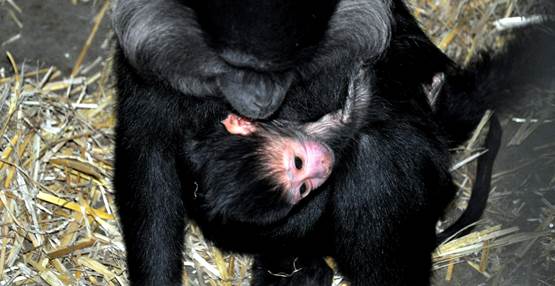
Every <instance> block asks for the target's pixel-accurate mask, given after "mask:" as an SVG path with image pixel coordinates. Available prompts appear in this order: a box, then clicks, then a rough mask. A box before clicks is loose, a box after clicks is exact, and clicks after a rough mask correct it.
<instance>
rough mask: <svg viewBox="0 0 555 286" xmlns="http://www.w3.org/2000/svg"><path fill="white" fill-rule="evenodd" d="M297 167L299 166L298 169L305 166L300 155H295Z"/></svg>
mask: <svg viewBox="0 0 555 286" xmlns="http://www.w3.org/2000/svg"><path fill="white" fill-rule="evenodd" d="M295 168H297V170H300V169H302V168H303V160H302V159H301V158H300V157H298V156H295Z"/></svg>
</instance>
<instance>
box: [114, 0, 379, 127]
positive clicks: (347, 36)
mask: <svg viewBox="0 0 555 286" xmlns="http://www.w3.org/2000/svg"><path fill="white" fill-rule="evenodd" d="M337 2H339V4H338V3H337ZM373 2H374V3H371V2H367V1H359V0H343V1H338V0H326V1H318V0H308V1H274V0H273V1H257V0H245V1H241V4H240V5H238V4H237V3H236V2H233V1H202V0H189V1H186V0H181V1H180V0H153V1H151V0H121V1H119V3H118V4H117V5H116V6H115V9H114V19H115V21H114V27H115V29H116V33H117V35H118V38H119V40H120V42H121V43H123V45H122V49H123V52H124V54H125V56H126V58H127V60H128V62H129V63H130V64H131V65H132V66H134V67H135V68H138V70H139V71H140V72H141V73H142V74H143V75H151V76H155V77H158V78H159V79H161V80H162V81H164V82H166V83H167V84H170V85H171V86H172V87H173V88H175V89H176V90H178V91H180V92H181V93H183V94H186V95H187V96H195V97H221V96H222V95H223V96H224V97H225V98H226V100H227V101H228V102H229V103H230V104H231V105H232V106H233V107H234V108H235V109H236V110H237V111H239V112H240V113H241V114H242V115H245V116H248V117H252V118H265V117H268V116H269V115H270V114H272V113H273V112H274V111H276V109H277V108H278V107H279V106H280V104H281V102H282V101H283V98H284V97H285V94H286V93H287V91H288V89H289V86H290V85H291V83H292V82H293V81H294V80H295V79H297V78H298V77H299V74H302V77H303V78H306V77H310V76H312V75H313V74H314V73H319V72H320V70H321V69H322V68H326V67H327V66H329V65H339V64H342V65H347V66H348V64H354V63H355V62H353V60H354V59H359V58H367V59H370V58H372V57H373V56H376V55H379V54H380V53H381V52H382V51H383V50H384V49H385V47H386V46H387V39H388V36H389V20H390V19H389V16H390V14H389V10H388V7H387V4H386V3H387V2H388V1H381V0H380V1H373ZM383 2H386V3H383ZM332 14H333V15H332ZM330 17H331V18H330ZM328 22H329V23H328ZM328 24H329V25H328ZM324 35H325V40H324V41H322V38H323V36H324ZM345 61H347V62H345ZM291 66H295V67H296V68H295V69H291Z"/></svg>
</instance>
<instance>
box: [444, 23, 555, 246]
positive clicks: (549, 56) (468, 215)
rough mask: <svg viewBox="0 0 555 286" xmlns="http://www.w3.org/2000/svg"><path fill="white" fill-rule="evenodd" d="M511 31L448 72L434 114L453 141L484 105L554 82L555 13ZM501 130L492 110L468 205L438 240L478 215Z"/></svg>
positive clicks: (496, 106) (463, 136) (500, 105)
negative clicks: (494, 49)
mask: <svg viewBox="0 0 555 286" xmlns="http://www.w3.org/2000/svg"><path fill="white" fill-rule="evenodd" d="M513 32H514V33H513V39H512V40H511V41H510V42H509V43H508V44H507V45H506V47H505V48H504V50H503V51H502V52H500V53H496V54H494V55H491V56H490V55H482V57H481V58H480V60H479V61H477V62H475V63H473V64H471V65H470V66H469V67H468V68H466V69H464V70H456V71H454V70H451V71H447V72H446V78H445V80H446V82H445V84H444V87H442V90H441V94H440V96H439V98H438V102H437V105H436V116H438V119H439V120H440V121H439V122H442V125H443V127H444V128H445V133H446V134H447V136H448V139H449V142H450V146H451V147H455V146H458V145H461V144H462V143H464V142H465V141H466V140H468V138H469V137H470V134H472V132H473V131H474V129H475V128H476V126H477V125H478V123H479V122H480V120H481V118H482V116H483V115H484V113H485V111H486V110H488V109H493V110H502V109H504V108H506V107H510V106H511V105H512V104H514V103H515V102H518V99H519V96H521V95H523V94H526V91H527V90H530V89H532V88H549V87H550V86H551V88H552V87H553V86H554V83H555V18H549V19H547V18H544V20H543V22H542V23H541V24H536V25H529V26H526V27H521V28H517V29H515V30H514V31H513ZM501 135H502V129H501V126H500V124H499V120H498V118H497V116H495V114H494V115H493V116H492V118H491V119H490V127H489V131H488V134H487V137H486V142H485V145H486V146H485V147H486V148H487V149H488V152H487V153H486V154H484V155H483V156H481V157H480V158H479V159H478V165H477V170H476V181H475V183H474V186H473V188H472V194H471V196H470V200H469V202H468V207H467V209H466V210H465V211H464V212H463V214H462V215H461V217H460V218H459V219H458V220H457V221H456V222H455V223H454V224H453V225H451V226H449V227H448V228H447V229H446V230H445V231H443V232H441V233H440V234H438V240H437V244H438V245H439V244H440V243H442V242H443V241H445V240H446V239H449V238H454V237H460V236H463V235H465V234H467V233H469V232H470V231H471V230H472V228H473V227H472V224H473V223H475V222H476V221H478V220H479V219H480V217H481V216H482V213H483V212H484V209H485V207H486V205H487V199H488V196H489V192H490V185H491V175H492V169H493V163H494V161H495V157H496V155H497V152H498V150H499V147H500V145H501Z"/></svg>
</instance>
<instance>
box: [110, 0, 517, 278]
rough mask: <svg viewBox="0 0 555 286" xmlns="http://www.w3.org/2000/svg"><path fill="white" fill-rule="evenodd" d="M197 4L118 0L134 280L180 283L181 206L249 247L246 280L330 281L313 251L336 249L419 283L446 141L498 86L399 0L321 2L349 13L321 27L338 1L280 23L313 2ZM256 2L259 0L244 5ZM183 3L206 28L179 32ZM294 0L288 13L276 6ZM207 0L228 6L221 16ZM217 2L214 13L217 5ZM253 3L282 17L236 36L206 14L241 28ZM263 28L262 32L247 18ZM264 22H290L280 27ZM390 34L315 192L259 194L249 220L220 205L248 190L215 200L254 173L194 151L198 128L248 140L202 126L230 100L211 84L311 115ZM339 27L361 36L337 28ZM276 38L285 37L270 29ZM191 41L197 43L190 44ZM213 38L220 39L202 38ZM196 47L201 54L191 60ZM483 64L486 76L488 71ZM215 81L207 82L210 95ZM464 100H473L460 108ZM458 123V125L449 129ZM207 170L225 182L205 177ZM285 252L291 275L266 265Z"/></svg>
mask: <svg viewBox="0 0 555 286" xmlns="http://www.w3.org/2000/svg"><path fill="white" fill-rule="evenodd" d="M199 2H200V1H199ZM278 2H279V3H280V4H275V3H278ZM203 3H204V4H202V5H201V4H199V3H196V2H195V1H190V2H189V1H160V0H159V1H144V0H136V1H120V3H119V4H118V6H116V12H115V16H116V19H115V26H116V31H117V33H118V37H119V40H120V45H121V46H120V47H119V48H118V52H117V55H116V74H117V76H118V83H117V85H118V127H117V140H116V174H115V181H114V183H115V187H116V190H117V193H116V194H117V197H116V199H117V202H118V207H119V213H120V216H121V221H122V227H123V231H124V237H125V241H126V246H127V252H128V266H129V275H130V280H131V283H132V284H134V285H172V284H173V285H179V284H181V273H182V270H181V253H182V250H183V235H184V234H183V231H184V226H185V221H184V217H185V216H187V217H188V218H190V219H193V220H195V221H196V222H197V223H198V224H199V226H200V227H201V228H202V230H203V232H204V234H205V236H206V237H207V238H208V239H210V240H212V241H214V242H215V243H216V245H217V246H219V247H221V248H222V249H224V250H230V251H237V252H245V253H250V254H256V260H255V265H254V284H255V285H330V284H331V270H330V269H329V267H327V265H326V264H325V263H324V261H323V260H322V256H325V255H330V256H333V257H334V258H335V259H336V262H337V264H338V267H339V270H340V271H341V272H342V273H343V274H344V275H345V276H346V277H347V278H349V279H350V280H351V282H352V284H353V285H427V284H428V283H429V273H430V268H431V257H430V253H431V251H432V249H433V248H434V246H435V238H436V234H435V224H436V222H437V220H438V219H439V217H440V216H441V214H442V211H443V208H445V206H446V205H447V203H448V202H449V201H450V200H451V199H452V197H453V195H454V192H455V190H456V188H455V187H454V186H453V184H452V182H451V177H450V174H449V172H448V167H449V160H448V158H449V155H448V152H447V147H448V146H454V145H456V144H460V143H461V142H462V140H464V139H465V138H466V137H467V136H468V134H469V133H470V132H471V130H472V129H473V127H474V126H475V125H476V124H477V122H478V121H479V119H480V117H481V115H482V114H483V112H484V109H485V108H488V107H490V105H489V104H477V102H479V100H480V98H481V96H483V95H485V94H488V93H491V92H495V91H496V90H497V88H498V87H497V86H493V85H490V84H491V82H489V81H488V82H486V83H485V84H482V82H481V81H480V80H481V78H480V77H476V79H474V78H472V77H471V75H472V74H471V73H467V72H464V71H460V70H458V69H457V68H456V67H455V66H454V65H453V64H452V63H451V62H450V61H449V60H448V59H447V58H446V57H445V56H444V55H443V54H442V53H441V52H439V51H438V50H437V49H436V48H435V47H434V46H433V45H432V43H431V42H430V41H429V40H428V39H427V38H426V37H425V35H424V34H423V33H422V32H421V30H420V29H419V28H418V25H417V24H416V23H415V21H414V19H413V18H412V16H411V15H410V13H409V12H408V11H407V9H406V7H405V6H404V5H403V4H402V3H401V2H400V1H393V3H391V12H390V11H389V10H388V8H387V7H388V6H387V5H384V2H380V1H372V2H371V1H345V0H343V1H340V2H339V5H338V7H337V9H336V7H335V4H336V3H334V2H333V1H328V2H325V3H327V5H329V6H327V5H324V7H328V8H329V7H332V8H329V9H331V11H334V9H335V10H337V11H343V12H345V11H347V12H348V13H354V14H349V17H339V20H338V17H335V16H337V15H342V14H341V13H339V12H337V13H335V14H334V15H335V16H334V17H335V18H333V17H332V19H335V20H332V22H331V24H330V26H329V27H327V29H326V25H325V24H326V23H327V21H328V19H327V18H326V15H327V16H329V15H331V14H332V12H331V11H329V10H328V12H327V13H325V10H326V9H325V8H324V9H323V10H324V13H321V14H318V13H316V14H315V15H316V18H318V19H320V20H319V21H317V23H316V24H314V25H315V26H314V27H313V26H310V25H307V24H306V23H305V22H304V21H299V22H293V23H294V25H293V27H288V26H287V25H286V24H285V23H290V20H291V19H284V18H283V17H284V15H296V16H295V17H293V18H294V19H305V20H306V19H309V18H310V17H302V15H303V14H306V15H310V16H312V13H311V11H310V7H317V6H318V5H313V6H310V5H309V4H315V3H308V4H307V7H308V8H306V9H308V10H303V9H297V8H303V7H295V6H294V5H292V4H291V5H289V4H287V3H289V2H288V1H276V2H274V1H264V2H261V1H256V2H254V1H252V2H251V1H245V2H241V5H238V6H237V7H235V6H232V7H227V9H221V7H219V8H220V9H219V10H215V9H214V10H210V9H211V8H213V7H211V5H209V4H206V3H216V4H218V3H219V4H221V3H227V1H208V2H203ZM261 3H264V4H261ZM320 3H323V2H322V1H319V2H318V4H320ZM216 4H214V5H215V6H219V4H218V5H216ZM243 4H244V5H245V6H243ZM386 4H388V3H386ZM186 5H188V6H186ZM249 5H250V6H251V7H258V8H260V10H257V9H254V8H253V10H252V11H254V12H253V13H248V11H249V9H245V10H244V11H243V10H241V9H243V8H245V7H248V6H249ZM266 5H267V6H266ZM272 5H273V6H272ZM282 5H283V6H282ZM322 5H323V4H322ZM224 6H225V5H224ZM187 7H192V8H193V10H194V11H197V10H198V16H199V18H198V20H199V22H200V27H202V29H203V30H204V31H205V32H206V34H205V35H203V37H200V34H198V33H197V34H194V33H193V34H191V33H188V32H189V31H190V29H189V28H190V27H198V25H196V21H195V18H193V17H191V15H192V14H191V13H192V11H193V10H191V9H190V8H187ZM287 7H289V8H290V9H293V10H294V11H297V12H296V13H292V14H291V13H284V12H283V11H287V9H289V8H287ZM341 7H343V9H345V10H341V9H340V8H341ZM384 7H385V8H386V9H381V8H384ZM274 8H276V9H277V8H279V9H277V10H274ZM236 9H238V10H236ZM265 9H269V10H270V9H271V13H270V12H268V11H264V10H265ZM280 9H284V10H280ZM183 11H185V12H183ZM216 11H225V12H228V11H229V13H228V14H227V16H226V15H223V16H222V15H219V13H217V12H216ZM232 11H233V12H232ZM277 11H282V12H277ZM211 12H212V13H215V14H214V15H216V16H215V17H211V16H210V15H211V14H210V13H211ZM183 13H184V14H183ZM187 13H189V14H187ZM221 13H224V12H221ZM257 13H259V14H257ZM274 13H275V14H274ZM187 15H188V16H187ZM203 15H204V16H203ZM259 15H272V16H275V18H271V19H270V20H268V22H264V21H262V20H260V21H253V23H254V24H256V25H246V24H244V25H239V26H238V27H240V29H246V31H250V32H246V33H245V34H244V35H236V34H233V33H230V32H229V31H227V30H226V27H225V26H223V27H222V26H218V25H217V24H215V23H217V22H218V21H220V20H222V23H224V25H229V27H234V25H232V23H233V21H239V22H241V21H245V22H248V19H249V17H254V19H257V17H258V16H259ZM344 15H345V14H344ZM353 15H359V16H364V17H353ZM376 15H377V16H376ZM224 16H225V17H224ZM239 16H241V17H239ZM371 16H374V17H371ZM390 16H391V17H390ZM260 17H262V16H260ZM319 17H322V18H319ZM322 19H323V20H322ZM390 19H392V20H393V22H392V23H391V24H390V23H389V20H390ZM286 20H287V21H286ZM269 23H272V25H269V26H266V24H269ZM384 23H386V24H385V25H384ZM192 24H193V25H192ZM279 24H283V25H284V31H281V33H280V32H278V31H270V30H266V29H265V28H264V27H270V26H271V27H274V28H275V27H281V26H280V25H279ZM334 25H335V26H334ZM309 26H310V28H306V29H304V28H303V27H309ZM235 27H237V26H235ZM337 27H343V28H344V29H346V31H347V32H349V33H347V34H345V33H344V32H345V30H341V28H337ZM154 28H155V29H154ZM288 28H290V29H288ZM372 28H373V29H372ZM390 28H391V31H390V30H389V29H390ZM257 29H260V31H261V32H260V33H255V31H256V30H257ZM334 29H335V30H334ZM337 29H339V30H337ZM359 29H360V30H359ZM313 30H315V31H321V32H320V36H321V35H324V37H323V40H322V41H318V39H320V37H319V36H317V37H315V40H313V41H308V42H299V41H297V40H299V39H303V38H304V36H305V35H318V33H315V34H313V33H311V32H310V31H313ZM194 31H197V32H198V31H199V30H198V29H197V30H194ZM291 31H299V34H295V33H293V32H291ZM330 31H331V32H330ZM333 31H342V33H339V32H338V33H334V32H333ZM368 31H373V32H375V33H372V32H371V33H368ZM309 32H310V33H309ZM273 33H277V34H278V35H291V37H290V38H289V37H283V38H281V37H273V36H272V35H273ZM389 34H391V41H389V46H388V48H387V49H386V50H385V54H383V55H382V56H381V57H380V58H379V60H377V61H375V62H371V63H372V65H370V66H371V70H372V71H374V74H375V78H374V79H373V81H372V83H373V88H372V90H373V91H374V94H373V97H372V102H371V104H370V107H369V110H368V117H369V118H368V124H367V126H365V127H364V128H362V129H361V130H360V132H359V135H358V136H357V138H355V140H352V141H349V142H346V144H345V145H346V146H341V147H342V148H340V149H339V150H335V149H334V151H336V152H339V153H341V157H342V159H341V161H340V162H339V165H338V166H337V168H336V170H334V173H333V175H332V177H330V178H329V179H328V181H327V182H326V184H324V185H323V186H322V187H321V188H320V189H319V191H318V192H314V193H313V194H311V196H310V197H308V198H307V199H306V200H304V201H302V202H301V203H300V204H299V205H297V206H296V207H295V208H294V209H292V210H291V211H290V212H289V213H288V214H287V215H286V216H285V217H283V216H282V215H276V214H274V213H272V212H270V211H268V210H266V209H264V208H262V209H257V211H258V212H259V214H260V216H252V217H249V219H250V220H246V219H242V218H241V217H239V219H237V218H236V217H231V218H230V217H229V216H227V214H229V213H230V212H233V211H235V210H241V209H244V208H250V209H253V206H252V205H250V203H252V202H251V201H248V200H246V201H245V200H243V204H241V205H233V204H232V205H224V206H223V207H222V205H215V206H214V205H210V204H211V203H213V202H214V200H211V199H210V195H213V196H224V197H223V198H224V199H225V196H228V195H233V194H234V191H237V190H234V189H233V187H234V186H235V184H239V185H240V183H241V181H240V177H238V176H245V175H248V174H243V173H241V170H240V169H239V170H236V172H237V173H236V175H237V176H232V174H219V173H218V172H217V170H218V168H219V167H221V164H233V163H234V161H233V160H231V161H226V160H221V161H220V162H219V163H217V164H215V165H213V166H214V168H210V164H213V163H214V162H215V161H213V160H212V159H213V158H210V157H209V158H206V156H205V157H203V156H202V154H201V153H200V152H199V153H196V152H194V151H197V150H196V148H198V146H203V144H207V143H208V146H212V147H213V152H214V153H215V154H216V155H217V154H232V153H231V150H230V149H229V148H230V146H236V147H237V148H240V147H241V146H245V145H240V144H233V142H230V141H227V142H222V141H217V142H209V141H208V140H209V139H211V137H210V136H209V135H210V134H212V133H213V132H220V131H222V132H223V130H222V127H221V126H220V125H219V121H220V120H221V119H223V118H224V117H225V116H226V115H227V114H228V113H229V112H232V110H231V109H229V106H228V105H227V104H226V103H225V102H224V101H223V100H222V99H220V98H218V97H221V96H220V94H223V97H224V98H225V99H227V100H228V101H229V102H230V103H231V105H232V106H233V107H234V108H236V109H237V111H239V112H241V113H243V114H246V115H251V116H253V117H266V116H267V115H268V114H270V113H271V112H272V111H274V110H275V109H276V108H277V106H279V102H281V97H283V95H282V93H283V94H287V97H286V99H285V100H284V101H283V104H282V105H281V107H280V108H279V109H277V112H276V113H275V114H274V115H273V118H278V119H285V120H295V121H311V120H315V119H317V118H319V117H320V116H322V115H324V114H327V113H329V112H332V111H334V110H337V109H338V108H339V107H340V106H341V105H342V103H343V102H344V98H345V90H346V86H347V85H348V82H349V80H350V75H351V74H352V72H353V71H352V68H353V66H354V63H356V62H357V61H359V60H361V59H364V58H367V59H375V57H376V56H378V55H381V54H382V51H383V50H384V48H385V47H387V43H388V35H389ZM274 35H275V34H274ZM342 35H354V36H353V37H351V38H350V39H348V40H345V39H342V38H341V36H342ZM166 36H167V37H166ZM334 37H335V38H334ZM221 38H223V39H230V40H229V41H226V40H222V39H221ZM183 39H186V40H187V41H185V42H183V41H184V40H183ZM273 39H274V40H275V39H278V40H279V41H280V42H279V43H272V40H273ZM191 40H193V41H194V40H196V41H197V42H196V43H194V42H193V44H194V45H193V44H190V43H191V42H189V41H191ZM210 40H211V41H213V43H211V44H210V45H207V43H208V41H210ZM282 40H283V42H281V41H282ZM204 41H207V42H204ZM236 41H237V42H236ZM253 41H254V42H253ZM266 41H270V42H266ZM297 42H298V44H299V45H298V47H297V45H296V44H297ZM245 43H248V44H250V45H248V46H246V45H245ZM330 43H331V44H330ZM227 45H229V46H230V47H231V48H232V50H231V51H226V50H225V49H224V50H222V51H219V48H218V47H223V46H227ZM199 46H200V47H201V48H197V47H199ZM176 47H177V48H176ZM209 47H210V48H209ZM248 47H263V48H262V49H261V50H257V49H254V50H249V48H248ZM272 47H279V48H276V49H274V48H272ZM294 47H297V48H296V49H295V48H294ZM322 47H324V48H322ZM184 51H187V52H189V53H185V52H184ZM266 51H268V52H266ZM280 51H283V54H282V53H280ZM365 51H367V53H363V52H365ZM183 55H190V57H188V58H185V57H184V56H183ZM205 55H207V56H206V57H203V56H205ZM276 55H278V56H276ZM313 55H314V56H313ZM198 57H200V58H201V59H202V60H198V62H197V59H198ZM220 59H222V61H223V62H225V65H229V66H230V67H226V68H225V69H224V70H225V72H222V73H220V70H219V69H217V68H218V67H220V66H221V65H222V62H220ZM213 61H215V62H213ZM205 63H207V64H206V65H205ZM212 64H214V65H212ZM213 67H216V69H215V71H214V70H211V69H212V68H213ZM228 69H229V70H228ZM234 70H238V71H236V73H234ZM477 70H478V71H480V75H490V70H487V69H481V68H479V69H477ZM439 72H444V73H445V74H446V83H445V87H444V89H443V92H442V94H441V95H440V98H439V100H438V102H437V106H435V110H436V111H435V112H432V111H431V108H430V106H429V104H428V102H427V99H426V95H425V92H424V91H423V90H422V88H421V87H422V85H423V84H426V83H429V82H430V81H431V79H432V78H433V76H434V75H435V74H437V73H439ZM145 75H146V76H145ZM150 75H155V77H152V76H150ZM235 77H237V78H235ZM462 79H470V81H468V82H463V80H462ZM509 83H510V82H509ZM505 87H506V88H509V87H510V85H506V86H505ZM276 91H277V92H276ZM235 92H238V94H239V96H238V98H235V97H234V95H235ZM208 94H210V95H213V96H211V97H206V96H204V95H208ZM266 94H273V95H272V96H271V98H274V97H275V98H277V100H276V101H275V102H274V101H273V100H269V98H262V99H261V100H256V96H257V95H266ZM201 97H202V98H201ZM253 97H254V98H255V100H254V101H253ZM245 102H246V104H245ZM249 102H251V103H252V102H254V103H253V104H250V103H249ZM276 102H277V103H276ZM457 105H461V106H463V107H464V108H465V109H464V110H465V111H467V112H465V113H464V114H456V113H454V112H455V111H457V110H458V109H457V108H455V107H457ZM453 114H456V115H457V116H452V115H453ZM454 125H455V126H456V127H457V128H456V130H452V129H451V127H453V126H454ZM230 138H233V137H230ZM232 140H233V139H232ZM218 143H219V144H218ZM342 145H343V144H342ZM248 147H249V146H248V145H247V146H246V148H248ZM332 148H333V147H332ZM229 159H233V158H229ZM218 164H219V165H218ZM211 183H218V184H221V186H224V189H222V190H213V189H208V188H207V187H208V186H210V185H211ZM226 183H227V184H226ZM217 191H221V192H220V193H218V192H217ZM218 198H222V197H218ZM185 210H186V213H185ZM262 216H263V219H261V217H262ZM293 266H295V267H297V268H298V269H301V270H300V271H298V272H294V273H293V274H292V275H289V276H287V275H286V277H283V276H274V275H271V274H269V273H270V272H272V273H280V272H283V273H292V270H293Z"/></svg>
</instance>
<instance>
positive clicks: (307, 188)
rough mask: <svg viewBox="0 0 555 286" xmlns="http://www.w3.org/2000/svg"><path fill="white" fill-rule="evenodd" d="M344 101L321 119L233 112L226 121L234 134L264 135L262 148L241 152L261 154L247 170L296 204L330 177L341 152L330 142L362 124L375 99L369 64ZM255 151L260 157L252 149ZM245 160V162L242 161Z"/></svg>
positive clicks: (349, 135)
mask: <svg viewBox="0 0 555 286" xmlns="http://www.w3.org/2000/svg"><path fill="white" fill-rule="evenodd" d="M353 78H354V80H353V81H352V82H351V83H350V84H349V91H348V95H347V98H346V100H345V104H344V106H343V107H342V108H341V109H340V110H337V111H335V112H332V113H329V114H326V115H324V116H323V117H321V118H320V119H318V120H317V121H315V122H308V123H304V124H303V123H299V122H292V121H286V120H273V121H270V122H263V121H259V122H256V121H253V120H250V119H247V118H244V117H242V116H239V115H236V114H233V113H232V114H229V115H228V116H227V117H226V119H224V120H223V121H222V124H223V125H224V126H225V128H226V130H227V131H228V132H229V133H230V134H234V135H240V136H252V137H256V138H258V139H259V140H260V144H258V145H257V146H258V148H257V149H254V150H249V149H248V148H238V149H239V150H234V152H243V151H244V152H245V154H242V155H240V156H239V157H245V158H255V160H258V161H259V162H260V163H259V164H257V165H255V166H260V168H257V169H255V170H244V171H247V172H246V173H248V174H254V175H253V176H252V177H253V180H256V179H264V180H269V181H271V182H273V183H274V186H273V187H270V189H272V190H274V191H276V192H281V193H282V194H283V197H284V198H285V199H286V200H287V201H288V202H289V203H291V204H296V203H298V202H299V201H300V200H301V199H302V198H304V197H306V196H308V194H309V193H310V192H311V191H312V190H314V189H316V188H318V187H319V186H321V185H322V184H323V183H324V182H325V181H326V180H327V178H328V177H329V176H330V174H331V172H332V169H333V165H334V162H335V154H334V152H333V151H332V148H331V147H330V144H331V145H332V146H334V147H336V148H335V149H336V150H337V149H339V148H338V147H337V146H335V145H337V144H340V142H342V141H347V140H349V139H352V138H353V136H354V135H355V134H356V133H357V132H358V131H359V129H360V128H361V127H362V124H363V123H364V122H365V118H366V114H367V112H368V104H370V95H371V93H370V90H368V87H367V86H366V85H365V84H363V83H365V82H369V80H370V79H369V77H368V76H367V75H366V73H365V72H364V70H363V69H361V70H360V71H359V74H358V75H356V76H354V77H353ZM249 152H251V153H254V154H255V155H254V156H251V155H249V154H248V153H249ZM238 164H240V162H238Z"/></svg>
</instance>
